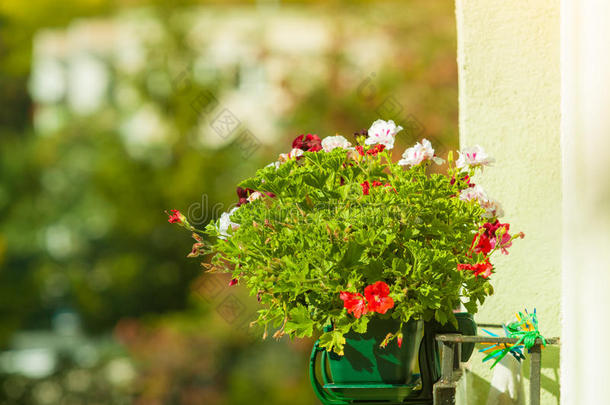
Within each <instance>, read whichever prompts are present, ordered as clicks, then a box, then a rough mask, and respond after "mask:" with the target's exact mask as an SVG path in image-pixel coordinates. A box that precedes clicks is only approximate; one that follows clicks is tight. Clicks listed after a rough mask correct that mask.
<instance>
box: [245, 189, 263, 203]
mask: <svg viewBox="0 0 610 405" xmlns="http://www.w3.org/2000/svg"><path fill="white" fill-rule="evenodd" d="M262 196H263V193H261V192H260V191H255V192H253V193H252V194H250V195H249V196H248V198H247V200H248V202H252V201H256V200H258V199H259V198H261V197H262Z"/></svg>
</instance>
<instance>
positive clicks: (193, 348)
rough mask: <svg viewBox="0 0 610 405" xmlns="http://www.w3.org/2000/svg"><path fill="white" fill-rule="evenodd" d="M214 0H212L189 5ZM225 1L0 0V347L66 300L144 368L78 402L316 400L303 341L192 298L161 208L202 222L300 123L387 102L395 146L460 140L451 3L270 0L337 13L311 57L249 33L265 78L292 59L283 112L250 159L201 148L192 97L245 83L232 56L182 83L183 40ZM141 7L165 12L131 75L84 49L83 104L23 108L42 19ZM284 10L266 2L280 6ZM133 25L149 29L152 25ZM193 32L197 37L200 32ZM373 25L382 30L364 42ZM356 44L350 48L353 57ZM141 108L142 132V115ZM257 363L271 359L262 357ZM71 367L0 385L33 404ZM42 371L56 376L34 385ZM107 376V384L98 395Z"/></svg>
mask: <svg viewBox="0 0 610 405" xmlns="http://www.w3.org/2000/svg"><path fill="white" fill-rule="evenodd" d="M210 3H216V5H215V6H214V7H212V6H209V7H207V8H203V9H201V8H193V9H190V8H183V7H184V6H188V5H193V4H210ZM226 3H227V2H224V1H216V2H214V1H194V0H193V1H190V0H183V1H180V2H172V3H170V2H166V1H161V0H159V1H146V0H132V1H129V2H120V1H116V0H115V1H110V0H66V1H62V2H56V1H51V0H35V1H33V2H28V3H27V4H25V5H24V3H23V2H22V1H19V0H4V1H2V2H1V3H0V55H1V58H0V94H2V99H1V100H0V212H2V214H3V215H2V217H0V315H1V316H2V320H3V322H2V323H1V324H0V347H3V348H4V347H7V346H8V344H9V342H10V339H11V336H13V335H14V333H15V332H16V331H18V330H23V329H50V328H52V326H53V321H54V319H56V318H57V314H59V313H61V312H62V311H64V310H66V309H68V310H73V311H75V312H76V313H77V314H78V315H79V316H80V318H81V320H82V322H83V325H84V326H85V330H86V332H87V333H88V334H98V335H99V334H102V335H104V334H108V333H109V332H110V331H112V329H113V328H114V326H115V325H116V324H117V323H119V328H118V329H119V330H118V331H117V335H119V336H120V340H121V341H122V342H123V344H124V346H125V348H126V350H127V353H120V354H116V353H115V354H114V355H113V356H119V357H120V356H125V355H129V361H130V362H132V363H133V364H134V365H135V366H136V367H137V370H138V371H139V376H138V378H137V379H136V381H137V382H136V383H134V385H133V387H132V388H133V389H129V390H124V389H123V388H121V387H115V386H113V385H112V384H110V385H105V384H106V383H103V384H101V385H100V387H99V389H97V388H96V389H95V390H93V391H91V396H90V397H87V396H86V394H85V393H82V394H78V395H77V394H74V395H76V397H74V395H72V394H70V395H72V396H73V397H74V398H76V399H75V400H74V403H79V401H80V403H93V400H95V401H98V402H100V403H121V401H123V402H124V403H127V402H126V401H132V400H133V401H138V400H139V401H140V402H139V403H146V404H155V403H159V404H172V405H173V404H190V403H202V402H205V403H210V404H236V403H245V402H246V401H248V400H252V402H260V403H268V404H274V403H277V404H283V403H286V402H288V401H291V402H292V403H295V402H294V401H295V400H296V399H298V400H300V401H301V402H300V403H301V404H308V403H313V394H312V392H311V391H310V390H309V388H308V385H307V384H308V383H307V379H306V376H305V374H304V373H305V370H306V369H305V361H306V356H307V353H306V352H307V351H308V349H309V347H310V342H303V343H301V344H296V345H288V344H285V343H279V344H278V343H276V342H265V343H260V342H258V343H253V342H252V340H249V339H247V338H246V333H245V332H244V331H243V330H241V328H240V331H236V330H235V329H236V327H235V325H233V324H230V323H227V322H226V321H225V320H223V319H220V318H219V317H218V313H219V309H218V308H219V306H218V305H220V303H219V302H216V301H215V302H204V301H205V300H203V301H202V299H201V298H197V297H198V296H197V295H189V294H190V292H191V289H192V286H193V285H197V283H199V282H200V280H199V279H198V277H199V276H200V273H201V270H200V269H201V268H200V266H199V265H198V263H197V262H196V261H189V260H187V259H186V258H184V257H183V256H182V255H181V252H183V253H184V255H186V253H188V247H189V243H191V240H189V237H188V235H184V234H183V233H182V232H177V231H176V229H175V228H174V227H172V226H170V225H169V224H167V222H166V218H165V215H164V214H163V210H165V209H169V208H177V209H180V210H182V211H183V212H185V213H188V214H189V216H190V217H191V218H195V220H196V221H198V222H200V223H201V224H202V225H203V224H204V223H205V222H206V221H208V220H210V219H212V218H213V217H216V216H218V215H219V213H220V212H221V211H223V210H225V209H226V208H227V207H228V205H229V204H231V203H232V202H234V198H235V195H234V193H235V188H234V185H235V184H236V183H237V182H239V181H240V180H241V179H243V178H245V177H247V176H249V175H250V174H252V173H253V172H254V170H255V169H256V168H257V167H260V166H262V165H265V164H267V163H269V162H270V161H273V160H275V157H276V156H277V154H278V153H279V152H285V151H286V150H287V149H288V148H289V145H290V141H291V139H292V138H293V137H294V136H296V135H298V134H300V133H302V132H318V133H319V134H320V135H322V136H326V135H332V134H334V133H335V131H337V132H340V133H343V134H344V135H347V136H349V135H350V134H351V132H353V131H356V130H359V129H361V128H362V127H364V126H367V125H369V124H370V122H371V121H373V120H374V119H376V118H378V117H379V116H383V117H384V118H386V119H387V118H394V119H395V120H397V121H399V123H400V124H402V125H403V126H405V127H407V130H406V131H405V133H404V134H403V136H402V138H401V139H400V140H399V142H398V144H399V146H397V155H398V154H399V151H401V150H402V148H404V147H405V146H407V144H409V143H412V141H415V140H416V139H419V138H420V137H422V136H426V137H428V138H429V139H431V140H432V141H433V142H434V141H436V144H437V145H439V144H440V145H441V147H440V149H441V150H442V149H443V148H445V147H452V146H456V144H457V78H456V74H457V73H456V67H455V50H454V49H455V27H454V22H453V10H452V6H451V4H450V3H445V2H430V1H425V0H416V1H413V2H409V5H408V6H406V5H405V4H403V3H400V2H398V3H397V2H377V3H374V2H365V1H362V2H345V1H335V2H323V1H309V2H286V3H295V4H290V5H287V6H286V5H284V3H281V4H282V7H284V8H285V9H286V10H288V11H287V13H291V15H292V14H296V15H302V16H306V17H307V18H309V19H319V20H320V21H325V22H326V23H325V24H327V26H329V27H332V29H331V30H330V31H329V32H330V33H331V34H330V38H331V46H329V48H328V49H326V50H325V51H324V52H323V53H322V54H320V55H317V56H316V57H315V58H312V57H311V56H309V55H307V56H303V58H296V60H295V58H294V57H292V56H288V57H286V56H283V58H284V59H281V58H280V57H279V56H278V55H276V54H273V51H272V49H270V48H269V47H266V46H261V47H260V49H258V50H257V52H256V56H255V57H254V58H253V59H252V60H253V62H252V65H253V66H251V67H253V69H252V71H254V72H255V73H256V72H258V71H259V70H260V71H261V72H263V73H262V74H263V76H264V75H271V73H269V72H270V71H272V70H273V69H275V68H276V67H277V66H278V62H281V63H279V64H280V65H281V64H285V66H288V68H287V69H285V70H286V71H287V72H288V73H286V74H285V76H282V77H280V78H276V79H274V80H277V81H278V83H280V90H281V93H282V94H283V98H281V100H282V102H281V103H280V104H281V105H275V106H272V107H273V108H276V110H274V113H275V114H276V115H279V114H278V113H277V111H280V112H281V118H279V119H277V121H274V122H273V123H272V124H273V125H272V126H273V128H279V130H278V131H277V132H280V133H283V134H284V135H282V138H281V139H271V140H266V141H265V142H266V143H264V144H263V147H261V148H260V149H257V150H256V153H254V154H253V155H252V156H251V157H249V158H244V155H243V145H240V144H239V142H226V143H225V144H223V145H221V146H209V145H202V144H201V143H200V142H198V140H197V134H196V130H197V128H198V126H201V125H202V122H203V123H205V125H206V126H207V125H208V122H207V121H204V120H202V119H201V117H198V116H197V114H194V113H193V107H192V103H193V101H194V100H195V97H197V96H199V95H201V94H213V95H214V96H215V97H216V98H218V99H220V100H223V97H225V96H227V97H229V96H235V95H236V94H237V95H238V96H240V97H241V95H243V93H244V92H243V91H242V90H241V89H240V87H239V86H240V82H243V81H244V80H245V78H244V72H246V73H247V70H245V69H244V66H241V65H239V64H236V65H232V66H228V67H223V68H218V69H216V70H215V71H214V74H210V75H209V76H206V77H205V78H204V79H201V78H199V79H198V80H194V72H195V70H196V69H195V68H194V66H198V65H197V63H198V62H200V59H198V58H200V57H201V52H202V51H201V49H196V48H195V47H194V46H193V45H192V43H190V42H189V41H192V38H190V39H189V36H188V34H189V28H190V26H189V24H188V23H187V22H188V21H189V20H188V18H187V17H188V16H191V15H195V14H197V13H201V12H202V11H203V12H206V11H209V12H210V14H209V15H210V16H212V17H210V18H211V19H212V20H214V19H222V18H224V17H223V13H225V12H226V13H227V15H229V14H232V13H233V11H234V10H233V9H230V10H229V9H227V8H224V6H226ZM232 3H249V4H254V3H257V4H258V6H259V8H254V7H252V8H247V7H239V8H236V9H235V10H240V12H244V10H246V12H248V10H250V11H252V10H260V9H263V8H264V6H265V4H263V3H265V2H255V1H241V2H240V1H235V2H232ZM296 3H311V5H308V6H304V5H303V4H296ZM348 3H349V5H350V6H349V7H346V4H348ZM356 3H357V4H358V5H355V4H356ZM151 4H152V5H153V7H151V8H150V9H147V10H144V11H141V10H135V11H134V10H131V11H133V12H134V13H136V14H137V15H140V14H138V13H140V12H141V13H142V15H144V16H146V19H150V18H152V19H153V20H154V21H156V22H158V23H159V25H160V27H161V32H162V36H161V37H162V40H161V42H154V41H153V42H151V43H150V44H149V46H148V47H147V48H146V49H145V50H144V52H145V54H144V60H145V63H144V68H143V70H141V71H138V72H136V73H125V72H124V71H122V70H121V68H120V67H119V66H117V64H116V63H114V62H113V61H103V60H102V59H103V58H101V57H99V58H98V56H97V55H96V58H97V59H95V60H96V61H100V60H101V62H100V63H105V65H104V66H105V69H107V72H108V77H109V83H110V84H109V86H108V90H107V91H106V92H105V93H104V102H103V105H102V107H100V109H99V110H97V111H95V112H94V113H91V114H84V115H83V114H77V113H74V112H73V111H71V109H70V108H69V107H68V106H67V105H66V100H65V99H62V100H60V101H58V102H56V103H54V104H50V105H34V106H33V105H32V102H31V100H30V96H29V95H28V87H31V81H30V70H31V66H32V62H33V61H32V60H31V57H32V49H31V44H32V41H33V38H34V36H35V34H37V33H40V30H41V29H42V28H48V27H65V26H67V25H69V24H70V27H71V28H72V27H73V25H72V22H73V21H74V19H75V18H79V17H87V16H95V17H100V16H109V15H111V14H113V13H115V12H117V11H120V10H122V9H123V8H124V7H125V6H134V5H151ZM277 4H279V2H277ZM220 5H222V7H221V6H220ZM267 5H268V6H269V4H267ZM282 7H280V8H277V7H276V8H273V7H271V6H269V10H276V11H278V12H281V11H282V10H284V9H283V8H282ZM131 11H130V12H131ZM252 12H254V11H252ZM204 14H205V13H204ZM151 16H152V17H151ZM185 16H186V17H185ZM119 18H121V16H120V15H119ZM138 18H140V17H137V16H136V19H138ZM144 19H145V18H144V17H142V18H141V20H144ZM185 21H187V22H185ZM204 28H205V27H204ZM257 30H259V31H260V29H257ZM145 33H146V34H147V35H148V36H150V37H152V36H153V35H152V31H151V30H148V28H147V30H145ZM195 33H196V34H200V36H203V34H204V33H205V29H204V30H202V31H199V32H195ZM373 34H374V35H373ZM373 37H375V38H382V39H381V40H380V41H379V42H376V43H372V44H371V43H367V42H366V41H367V40H369V39H371V38H373ZM261 38H262V36H261ZM203 40H206V38H203ZM250 40H252V41H257V40H259V37H255V36H253V37H252V38H250ZM208 41H209V40H208ZM204 42H205V41H204ZM207 45H208V46H209V45H214V44H209V43H208V44H207ZM365 45H366V47H365ZM379 47H381V48H383V49H381V48H379ZM382 50H383V52H381V51H382ZM354 52H356V53H357V54H358V55H359V56H358V57H357V58H355V59H354V57H353V54H354ZM98 59H99V60H98ZM280 59H281V60H280ZM371 61H376V63H371ZM175 62H179V63H175ZM377 62H378V63H377ZM176 66H178V67H176ZM259 68H260V69H259ZM185 72H186V76H182V74H183V73H185ZM185 80H186V81H185ZM187 83H188V86H186V84H187ZM134 100H135V101H134ZM264 101H266V100H257V99H254V101H253V103H260V104H263V102H264ZM136 112H137V113H138V114H136ZM33 116H36V117H38V118H37V119H39V118H40V117H43V118H44V119H46V120H47V121H45V122H47V123H48V122H51V123H52V124H53V125H50V127H51V129H49V130H44V131H43V130H40V128H38V127H36V130H35V129H34V127H33V125H32V117H33ZM49 117H50V121H49ZM134 117H135V118H134ZM142 117H143V118H142ZM269 119H271V118H269ZM42 121H44V120H41V121H40V122H42ZM142 122H145V124H146V125H144V126H143V128H144V129H142V128H140V127H139V125H140V126H141V123H142ZM151 122H152V124H151ZM160 129H163V131H164V135H163V136H162V137H160V141H158V142H156V141H155V142H149V143H146V142H144V144H146V145H147V146H146V147H143V148H140V146H141V144H142V142H140V141H139V138H138V137H137V136H134V134H139V133H142V134H144V137H145V138H146V135H150V133H153V132H155V131H157V130H160ZM138 131H139V132H138ZM263 135H264V134H263ZM261 138H262V137H261ZM138 142H140V143H138ZM443 145H446V146H443ZM138 148H139V149H138ZM202 193H204V194H202ZM191 203H192V204H191ZM224 287H225V286H224V285H223V288H224ZM236 288H238V287H236ZM242 293H243V292H242ZM223 294H227V293H226V292H224V293H223ZM221 296H222V297H224V296H226V295H221ZM244 302H246V301H244ZM246 307H247V308H248V310H253V308H254V306H253V305H251V304H248V305H246ZM126 318H129V319H131V320H132V321H133V323H132V325H135V326H134V327H133V329H134V330H135V332H134V334H133V335H132V336H131V337H129V336H127V337H126V335H125V329H124V327H125V323H124V321H122V320H124V319H126ZM130 322H131V321H130ZM242 326H243V325H242ZM113 359H114V357H112V356H111V357H109V358H108V359H101V360H100V362H99V363H97V365H95V366H91V367H90V368H88V369H87V370H86V372H87V373H91V375H94V376H97V375H98V374H100V373H104V371H103V370H105V367H106V366H107V364H106V363H111V362H112V360H113ZM285 359H291V360H292V361H293V362H292V363H289V362H287V361H284V360H285ZM268 364H274V367H272V368H269V367H265V366H267V365H268ZM82 367H83V366H82V365H79V364H76V363H73V362H71V361H65V362H64V363H62V366H61V368H60V369H59V370H58V371H57V373H56V374H54V375H52V376H50V377H49V378H47V379H44V380H40V381H29V380H28V381H26V380H23V379H22V378H21V377H15V376H12V375H8V376H7V375H5V376H1V375H0V380H1V381H0V382H3V383H2V384H0V385H1V386H2V387H3V388H1V389H0V399H2V398H3V399H5V400H6V401H9V402H8V403H24V404H26V403H27V404H31V403H44V402H40V401H39V402H36V401H37V400H35V399H33V398H38V397H35V394H34V392H39V391H40V390H42V389H47V390H48V389H51V388H49V387H57V386H58V387H59V388H60V390H62V392H69V390H68V389H67V388H66V385H65V384H68V383H67V382H66V381H67V380H68V379H69V378H68V375H72V374H71V373H72V371H74V370H79V371H82V370H81V368H82ZM210 370H212V371H210ZM261 370H262V371H261ZM6 381H8V382H6ZM4 382H6V383H4ZM44 383H50V385H49V384H47V385H43V388H40V384H44ZM15 384H16V385H15ZM6 387H9V388H6ZM10 387H13V388H14V387H21V388H19V390H21V391H19V392H22V394H20V395H19V396H10V395H8V391H6V390H9V391H10V389H13V388H10ZM37 387H38V388H37ZM44 387H46V388H44ZM3 390H4V391H3ZM15 390H16V388H15V389H13V391H11V392H13V393H15V392H17V391H15ZM104 390H108V395H107V396H103V395H102V394H100V392H101V391H104ZM3 393H4V394H6V395H4V397H2V395H3ZM295 393H298V394H296V395H295ZM16 398H20V399H16ZM92 398H93V399H92ZM202 398H205V401H204V400H202ZM119 399H120V400H119ZM10 401H12V402H10ZM206 401H207V402H206Z"/></svg>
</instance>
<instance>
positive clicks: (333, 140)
mask: <svg viewBox="0 0 610 405" xmlns="http://www.w3.org/2000/svg"><path fill="white" fill-rule="evenodd" d="M351 146H352V144H351V143H349V141H348V140H347V139H345V138H344V137H342V136H341V135H336V136H327V137H326V138H324V139H322V149H324V152H330V151H331V150H333V149H336V148H341V149H349V148H351Z"/></svg>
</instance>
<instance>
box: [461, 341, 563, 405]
mask: <svg viewBox="0 0 610 405" xmlns="http://www.w3.org/2000/svg"><path fill="white" fill-rule="evenodd" d="M481 347H482V346H481ZM481 347H479V348H481ZM559 352H560V350H559V347H558V346H547V347H546V348H545V349H544V350H543V351H542V375H541V377H540V381H541V384H542V391H541V403H542V404H544V405H559V404H560V398H559V392H560V389H559V387H560V385H559V376H560V372H559V364H560V360H559ZM482 358H483V356H482V355H481V354H480V353H476V352H475V354H473V358H472V359H471V362H479V361H481V360H482ZM490 365H491V364H490ZM521 373H522V375H523V383H524V387H523V391H524V392H525V398H526V401H525V404H528V403H529V373H530V362H529V357H528V358H527V359H526V360H525V361H524V362H523V364H522V366H521ZM492 374H493V370H492V371H491V372H490V373H489V375H485V376H481V375H479V374H476V373H474V372H466V373H465V374H464V377H463V381H462V386H461V387H460V390H458V398H457V403H458V404H460V405H518V404H519V403H518V402H516V401H511V400H504V399H502V396H501V395H498V394H500V393H499V392H497V389H496V388H495V387H492V386H491V383H490V380H491V375H492ZM492 390H493V391H492ZM490 397H491V398H501V399H500V400H497V401H493V402H488V399H489V398H490Z"/></svg>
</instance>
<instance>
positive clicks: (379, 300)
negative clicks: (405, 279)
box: [364, 281, 394, 314]
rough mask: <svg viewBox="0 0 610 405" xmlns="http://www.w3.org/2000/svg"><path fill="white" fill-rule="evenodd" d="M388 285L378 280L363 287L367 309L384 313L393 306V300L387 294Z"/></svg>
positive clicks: (388, 291)
mask: <svg viewBox="0 0 610 405" xmlns="http://www.w3.org/2000/svg"><path fill="white" fill-rule="evenodd" d="M389 295H390V287H388V285H387V284H386V283H384V282H383V281H378V282H376V283H375V284H371V285H369V286H367V287H366V288H365V289H364V296H365V297H366V300H367V301H368V310H369V311H371V312H378V313H380V314H385V313H386V312H388V309H390V308H392V307H394V300H393V299H392V298H391V297H390V296H389Z"/></svg>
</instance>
